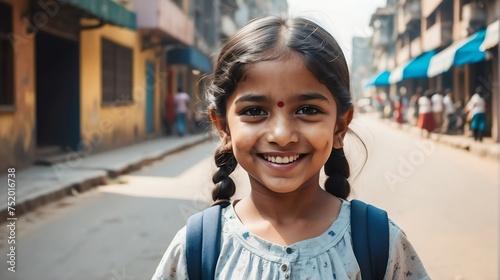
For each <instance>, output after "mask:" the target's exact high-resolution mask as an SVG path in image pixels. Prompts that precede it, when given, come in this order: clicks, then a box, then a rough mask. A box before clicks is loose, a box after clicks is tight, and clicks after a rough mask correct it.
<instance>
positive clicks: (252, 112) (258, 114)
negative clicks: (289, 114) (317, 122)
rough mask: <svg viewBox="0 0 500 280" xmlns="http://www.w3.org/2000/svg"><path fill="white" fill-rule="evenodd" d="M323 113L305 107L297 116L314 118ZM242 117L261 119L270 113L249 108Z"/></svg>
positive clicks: (259, 108)
mask: <svg viewBox="0 0 500 280" xmlns="http://www.w3.org/2000/svg"><path fill="white" fill-rule="evenodd" d="M321 113H323V111H322V110H320V109H319V108H318V107H316V106H303V107H300V109H298V110H297V111H296V112H295V114H296V115H306V116H312V115H317V114H321ZM240 115H242V116H249V117H261V116H267V115H269V113H268V112H267V111H265V110H264V109H263V108H261V107H248V108H245V109H244V110H243V111H241V113H240Z"/></svg>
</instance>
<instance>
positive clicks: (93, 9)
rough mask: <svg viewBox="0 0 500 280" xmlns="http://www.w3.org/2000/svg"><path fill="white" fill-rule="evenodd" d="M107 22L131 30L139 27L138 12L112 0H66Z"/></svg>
mask: <svg viewBox="0 0 500 280" xmlns="http://www.w3.org/2000/svg"><path fill="white" fill-rule="evenodd" d="M59 2H62V1H59ZM64 2H65V3H69V4H71V5H73V6H75V7H78V8H80V9H82V10H84V11H86V12H88V13H90V14H92V15H93V16H95V17H97V18H99V19H102V20H104V21H105V22H108V23H111V24H115V25H118V26H122V27H126V28H128V29H131V30H136V29H137V21H136V14H135V13H134V12H133V11H130V10H128V9H127V8H125V7H124V6H123V5H120V4H118V3H116V2H115V1H112V0H66V1H64Z"/></svg>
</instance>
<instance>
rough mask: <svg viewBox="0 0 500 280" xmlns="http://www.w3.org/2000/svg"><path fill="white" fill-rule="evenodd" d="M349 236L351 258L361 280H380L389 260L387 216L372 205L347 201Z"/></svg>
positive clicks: (357, 201)
mask: <svg viewBox="0 0 500 280" xmlns="http://www.w3.org/2000/svg"><path fill="white" fill-rule="evenodd" d="M351 235H352V246H353V250H354V255H355V256H356V260H357V261H358V264H359V267H360V269H361V277H362V278H363V280H382V279H384V276H385V271H386V269H387V262H388V259H389V219H388V217H387V212H386V211H384V210H382V209H379V208H377V207H375V206H373V205H369V204H366V203H364V202H362V201H359V200H355V199H353V200H352V201H351Z"/></svg>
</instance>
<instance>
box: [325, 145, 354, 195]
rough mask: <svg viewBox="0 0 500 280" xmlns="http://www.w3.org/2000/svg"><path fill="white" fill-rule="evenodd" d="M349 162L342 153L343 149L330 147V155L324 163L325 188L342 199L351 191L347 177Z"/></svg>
mask: <svg viewBox="0 0 500 280" xmlns="http://www.w3.org/2000/svg"><path fill="white" fill-rule="evenodd" d="M350 173H351V172H350V169H349V163H348V162H347V158H346V157H345V154H344V149H343V148H340V149H332V153H331V154H330V157H329V158H328V160H327V161H326V163H325V174H326V175H327V176H328V178H327V179H326V181H325V190H326V191H327V192H329V193H330V194H333V195H334V196H336V197H340V198H342V199H347V197H348V196H349V194H350V193H351V186H350V184H349V181H347V178H349V176H350Z"/></svg>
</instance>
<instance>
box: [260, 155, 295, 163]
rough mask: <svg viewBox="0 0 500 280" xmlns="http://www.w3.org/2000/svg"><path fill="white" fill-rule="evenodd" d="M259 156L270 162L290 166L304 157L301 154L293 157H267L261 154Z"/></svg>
mask: <svg viewBox="0 0 500 280" xmlns="http://www.w3.org/2000/svg"><path fill="white" fill-rule="evenodd" d="M259 156H260V157H261V158H262V159H264V160H266V161H268V162H272V163H277V164H289V163H292V162H295V161H297V160H299V159H301V158H302V157H303V156H302V155H300V154H296V155H291V156H267V155H264V154H260V155H259Z"/></svg>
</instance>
